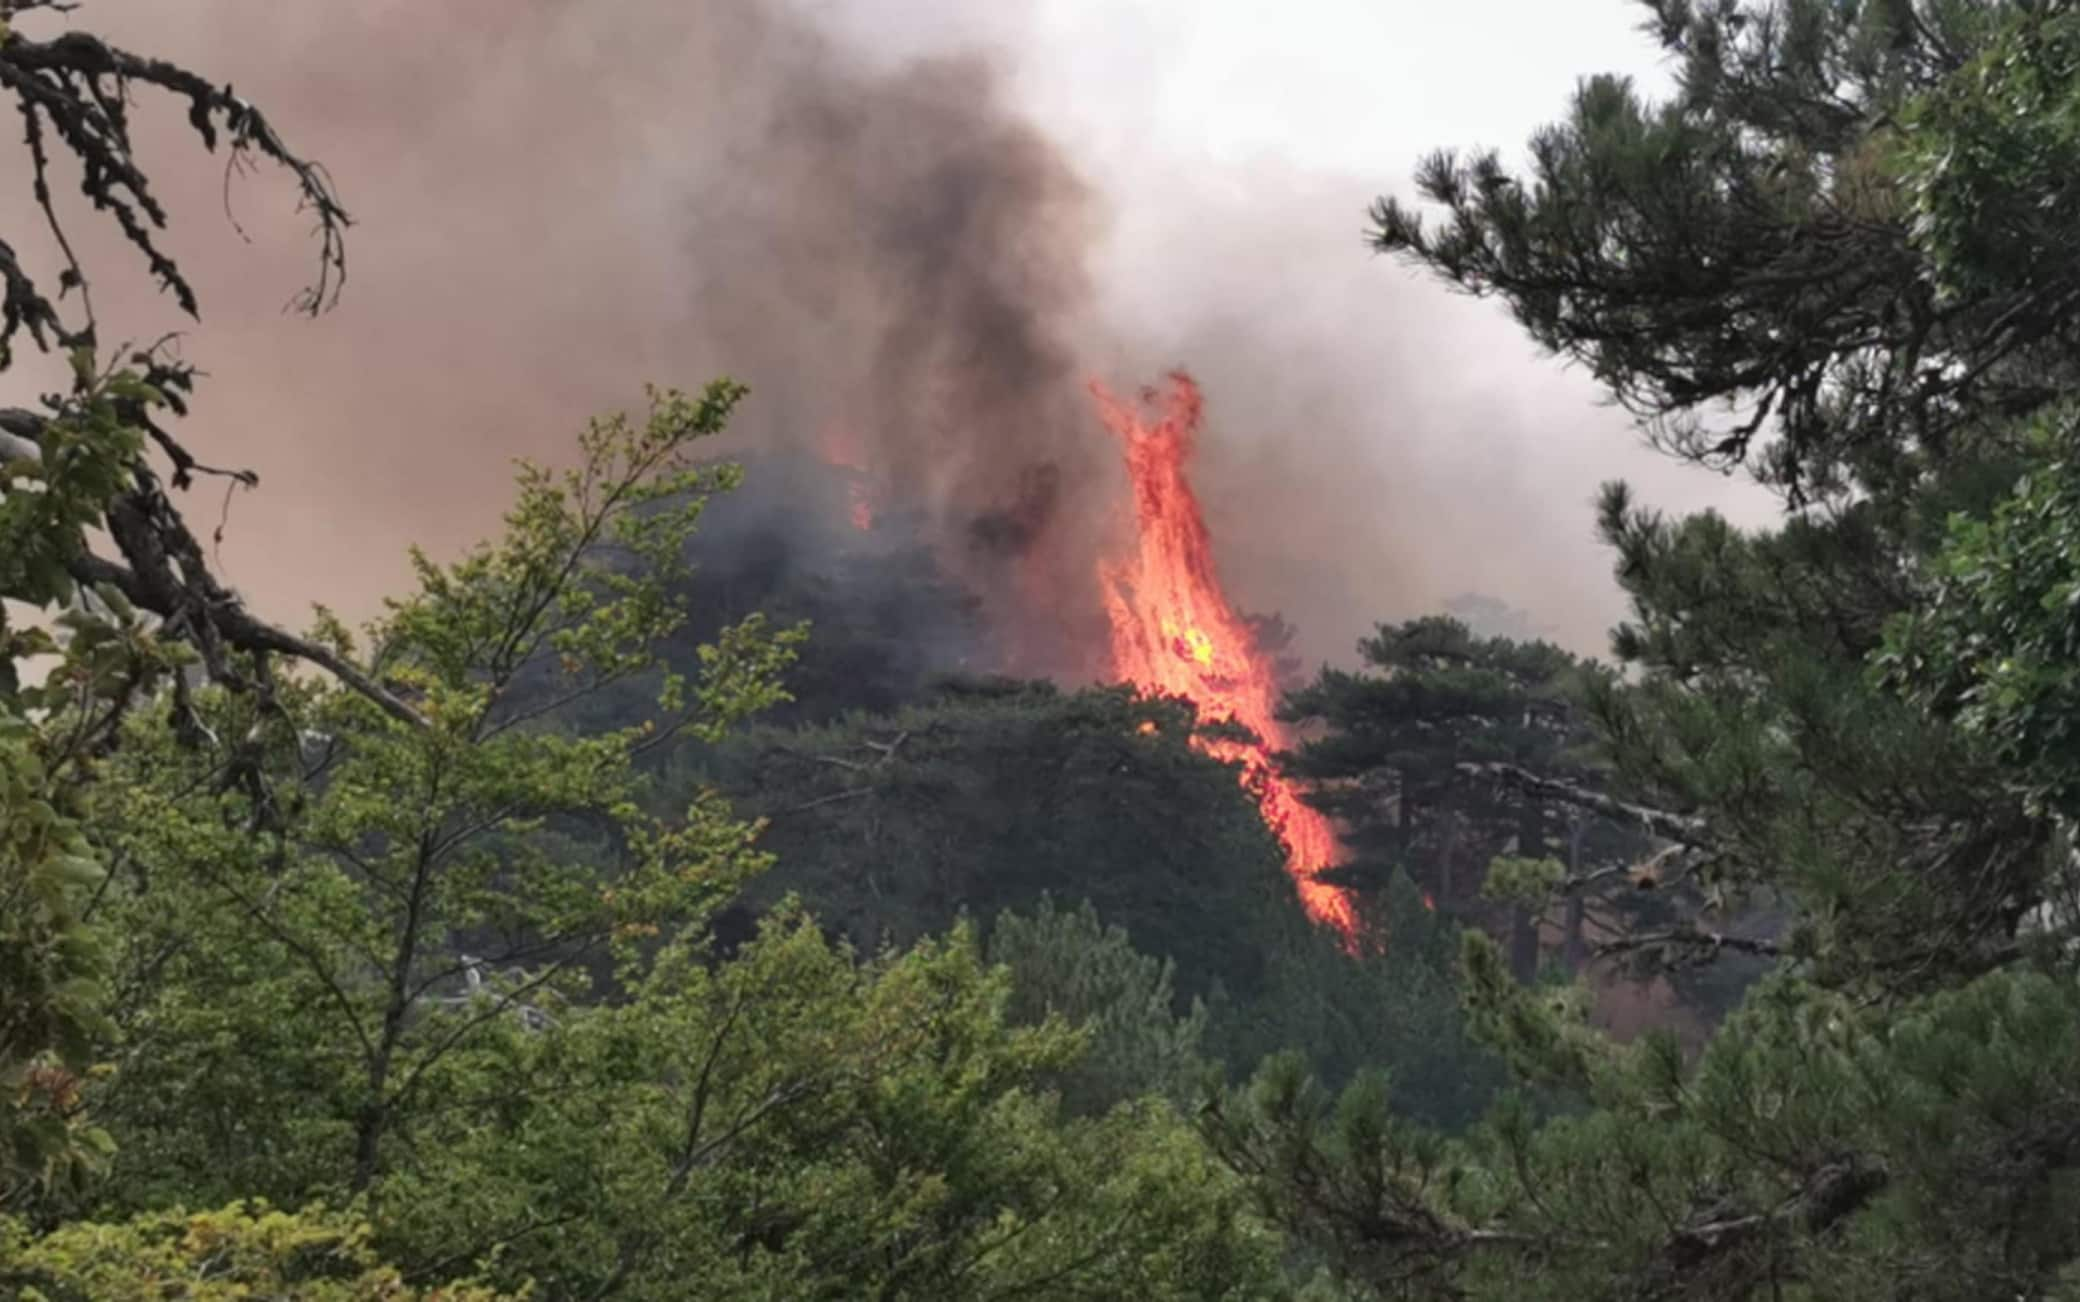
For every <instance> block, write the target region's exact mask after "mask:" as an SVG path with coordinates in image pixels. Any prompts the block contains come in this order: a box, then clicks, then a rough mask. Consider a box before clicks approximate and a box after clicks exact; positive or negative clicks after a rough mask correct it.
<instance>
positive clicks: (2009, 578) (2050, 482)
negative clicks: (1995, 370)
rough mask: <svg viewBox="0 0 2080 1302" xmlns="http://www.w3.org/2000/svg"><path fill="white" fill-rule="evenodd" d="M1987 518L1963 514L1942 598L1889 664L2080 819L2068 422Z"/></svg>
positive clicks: (2079, 563)
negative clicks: (2079, 815) (2009, 494)
mask: <svg viewBox="0 0 2080 1302" xmlns="http://www.w3.org/2000/svg"><path fill="white" fill-rule="evenodd" d="M2041 443H2042V446H2043V447H2044V449H2045V451H2044V456H2043V458H2042V459H2041V460H2040V461H2039V462H2038V463H2037V464H2035V465H2034V466H2033V467H2032V468H2031V470H2030V472H2029V473H2028V474H2026V475H2024V476H2023V477H2022V478H2021V480H2020V481H2019V482H2018V483H2017V484H2016V485H2015V489H2014V492H2013V494H2012V495H2011V496H2010V497H2008V498H2007V499H2006V500H2005V501H2003V502H2001V503H2000V504H1999V505H1998V506H1997V507H1996V508H1995V509H1994V511H1993V512H1992V514H1991V516H1990V517H1989V518H1983V519H1982V518H1978V517H1974V516H1969V515H1965V514H1962V513H1960V514H1958V515H1956V516H1954V517H1953V518H1952V520H1951V523H1950V533H1949V539H1948V542H1947V544H1946V546H1945V548H1944V550H1943V552H1942V553H1941V555H1940V556H1939V557H1938V558H1937V559H1936V560H1935V562H1934V564H1933V569H1934V572H1935V575H1936V579H1937V581H1936V583H1935V585H1934V591H1933V592H1932V593H1931V595H1930V597H1929V599H1928V600H1927V601H1926V602H1925V603H1924V604H1923V605H1922V607H1921V608H1920V609H1919V610H1916V611H1914V612H1911V613H1903V614H1901V615H1900V616H1898V617H1897V618H1896V619H1895V620H1894V621H1893V623H1892V625H1891V627H1890V629H1889V638H1888V644H1887V648H1886V653H1885V655H1884V657H1883V658H1882V659H1881V661H1880V666H1881V669H1882V671H1883V673H1884V674H1885V675H1886V676H1887V678H1888V680H1889V681H1891V682H1894V683H1896V684H1898V685H1900V686H1901V687H1903V688H1905V689H1907V690H1908V691H1909V693H1910V694H1911V695H1912V696H1913V697H1914V698H1915V699H1916V700H1917V701H1919V702H1920V703H1922V704H1923V705H1925V706H1927V707H1929V708H1931V709H1934V710H1937V711H1940V712H1942V713H1944V714H1947V715H1951V716H1954V717H1955V718H1956V720H1957V721H1958V723H1959V724H1960V725H1962V726H1963V727H1964V728H1965V729H1967V730H1968V731H1970V732H1972V733H1973V734H1975V735H1977V736H1980V737H1983V738H1984V739H1985V740H1986V743H1987V745H1988V747H1989V748H1990V749H1991V750H1992V752H1993V754H1994V755H1995V756H1996V757H1998V758H1999V759H2000V760H2001V761H2002V762H2003V764H2004V765H2006V766H2009V767H2011V768H2012V769H2013V771H2014V772H2015V774H2016V775H2017V777H2018V778H2019V779H2021V780H2022V782H2023V783H2024V784H2025V789H2026V791H2027V792H2028V795H2029V797H2030V799H2031V801H2032V802H2033V804H2034V805H2036V806H2039V807H2048V808H2050V809H2054V810H2057V811H2058V812H2060V813H2062V814H2065V815H2066V816H2068V817H2071V816H2072V815H2073V814H2074V813H2075V812H2076V811H2080V804H2076V798H2080V766H2076V765H2075V764H2074V762H2073V756H2074V753H2075V752H2074V743H2075V740H2076V737H2080V734H2076V733H2075V731H2074V727H2075V721H2076V718H2080V715H2076V711H2080V669H2076V667H2075V666H2076V663H2080V660H2076V656H2080V622H2076V618H2075V612H2076V610H2080V551H2076V549H2075V539H2076V537H2080V474H2076V471H2075V467H2074V465H2073V462H2072V459H2071V455H2070V451H2069V449H2070V447H2071V443H2072V428H2071V417H2070V415H2066V414H2061V415H2060V416H2059V417H2058V418H2057V419H2056V420H2055V421H2052V422H2047V424H2046V427H2045V429H2044V433H2043V436H2042V438H2041Z"/></svg>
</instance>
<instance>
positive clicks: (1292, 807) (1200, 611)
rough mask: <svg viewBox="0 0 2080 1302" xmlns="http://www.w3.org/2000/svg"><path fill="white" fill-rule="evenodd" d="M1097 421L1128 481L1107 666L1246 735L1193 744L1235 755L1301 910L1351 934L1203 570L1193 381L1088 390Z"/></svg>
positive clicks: (1256, 658) (1277, 736)
mask: <svg viewBox="0 0 2080 1302" xmlns="http://www.w3.org/2000/svg"><path fill="white" fill-rule="evenodd" d="M1092 392H1093V394H1095V396H1096V397H1097V400H1098V408H1099V412H1100V414H1101V415H1102V417H1103V419H1104V422H1105V425H1106V427H1107V428H1109V429H1110V430H1111V431H1112V432H1113V434H1115V435H1116V436H1118V438H1119V440H1120V444H1121V450H1122V451H1123V453H1124V454H1125V456H1126V462H1127V471H1128V474H1129V476H1130V477H1131V479H1132V480H1133V489H1134V522H1135V525H1136V545H1135V548H1134V551H1133V554H1132V555H1131V556H1130V557H1128V558H1126V559H1124V560H1120V561H1113V562H1106V563H1102V564H1100V566H1099V570H1098V578H1099V582H1100V584H1101V585H1102V587H1103V591H1104V597H1105V608H1106V613H1107V615H1108V616H1109V617H1110V619H1111V623H1112V663H1113V670H1114V672H1115V673H1116V674H1117V675H1118V676H1119V677H1120V678H1121V679H1123V680H1125V681H1127V682H1130V683H1133V684H1134V685H1135V686H1137V687H1139V688H1141V689H1142V690H1143V691H1146V692H1159V693H1163V694H1166V695H1172V696H1183V697H1188V698H1190V699H1191V700H1192V701H1193V702H1194V703H1195V704H1196V705H1197V706H1198V707H1199V714H1200V717H1201V718H1203V719H1206V720H1208V721H1216V720H1233V721H1234V722H1236V723H1239V724H1241V725H1243V726H1244V727H1245V728H1247V729H1248V730H1249V731H1250V732H1252V733H1254V734H1256V736H1257V737H1258V738H1259V740H1258V741H1255V742H1242V741H1228V740H1217V739H1202V740H1201V741H1200V742H1199V743H1198V744H1200V745H1201V746H1202V748H1203V749H1204V750H1206V751H1207V752H1208V753H1209V754H1211V755H1214V756H1215V757H1217V758H1219V759H1223V760H1230V761H1236V762H1239V763H1240V765H1241V767H1242V783H1243V786H1244V787H1246V788H1247V789H1248V790H1249V792H1250V794H1251V795H1253V796H1254V797H1255V798H1256V800H1257V803H1258V805H1259V807H1260V808H1261V809H1262V810H1263V813H1264V821H1265V822H1266V823H1267V824H1269V825H1270V827H1271V829H1272V831H1274V832H1276V833H1277V834H1278V836H1279V838H1280V840H1282V841H1283V842H1284V843H1285V846H1286V870H1287V872H1288V873H1290V874H1291V875H1292V878H1293V883H1294V885H1295V887H1296V888H1297V889H1298V890H1299V893H1300V900H1301V903H1302V904H1303V905H1304V906H1305V907H1306V909H1307V913H1308V916H1310V917H1312V918H1313V919H1314V920H1315V921H1317V922H1322V923H1327V924H1329V925H1331V926H1334V927H1335V928H1336V929H1337V930H1339V931H1341V932H1342V933H1343V934H1344V936H1345V937H1346V938H1347V939H1352V940H1354V939H1355V937H1356V934H1357V918H1356V915H1355V913H1354V911H1353V909H1352V907H1351V902H1350V899H1349V897H1348V896H1347V895H1346V894H1345V893H1344V892H1343V891H1341V890H1339V889H1337V888H1336V887H1334V886H1331V885H1329V884H1328V883H1326V882H1323V881H1320V880H1318V879H1317V875H1318V874H1319V873H1320V872H1321V870H1322V869H1324V868H1326V867H1328V866H1329V865H1330V864H1332V863H1333V862H1334V861H1335V860H1336V858H1337V851H1338V847H1337V841H1336V833H1335V830H1334V829H1333V828H1332V827H1331V826H1330V824H1329V820H1328V818H1327V817H1326V816H1324V815H1323V814H1322V812H1321V811H1320V810H1318V809H1315V808H1314V807H1313V806H1311V805H1309V804H1307V803H1306V802H1304V801H1303V800H1301V798H1300V794H1299V792H1298V791H1297V790H1296V789H1295V788H1294V787H1293V785H1292V784H1291V783H1290V782H1288V781H1286V780H1285V779H1284V778H1283V777H1281V776H1280V775H1279V774H1278V772H1277V770H1275V769H1274V768H1273V767H1272V764H1271V754H1272V753H1273V752H1274V751H1277V750H1280V749H1283V748H1284V747H1285V746H1286V745H1287V744H1289V738H1288V736H1287V732H1286V729H1285V728H1284V727H1283V726H1282V725H1281V724H1280V723H1279V722H1278V720H1277V718H1276V717H1275V715H1274V709H1275V707H1276V702H1277V700H1278V688H1277V684H1276V682H1275V681H1274V679H1273V676H1272V673H1271V666H1270V664H1269V662H1268V660H1267V658H1266V657H1265V656H1264V655H1263V654H1262V653H1261V652H1260V651H1259V650H1258V649H1257V646H1256V643H1255V640H1254V639H1253V638H1252V637H1251V636H1250V632H1249V629H1248V626H1247V625H1245V624H1244V623H1243V622H1242V620H1241V618H1240V617H1239V616H1237V615H1236V613H1235V609H1234V607H1233V606H1231V605H1229V604H1228V598H1227V594H1226V593H1225V592H1223V591H1222V589H1221V584H1220V578H1219V576H1218V574H1217V573H1216V572H1215V570H1214V564H1213V539H1212V536H1211V535H1210V534H1208V532H1207V530H1206V521H1205V518H1204V516H1203V515H1202V513H1201V512H1200V509H1199V499H1198V497H1197V496H1196V495H1195V494H1194V493H1193V492H1192V486H1191V483H1190V482H1189V481H1188V480H1187V479H1186V477H1185V466H1186V463H1187V462H1189V461H1190V460H1191V457H1192V450H1193V446H1194V444H1195V443H1196V441H1197V439H1198V434H1199V418H1200V413H1201V408H1202V402H1201V398H1200V395H1199V388H1198V385H1197V384H1195V383H1194V382H1193V381H1192V379H1191V377H1190V376H1188V375H1185V374H1183V373H1182V372H1179V373H1176V374H1173V375H1172V376H1171V377H1170V385H1169V387H1168V388H1167V389H1165V390H1162V391H1156V390H1149V391H1146V392H1144V394H1143V395H1142V398H1143V401H1142V403H1141V404H1140V405H1139V406H1136V405H1133V404H1129V403H1127V402H1124V401H1121V400H1120V399H1118V398H1116V397H1114V396H1113V395H1112V394H1111V393H1109V392H1107V391H1106V390H1105V389H1104V388H1103V387H1101V386H1096V385H1094V386H1092Z"/></svg>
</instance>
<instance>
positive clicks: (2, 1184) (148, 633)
mask: <svg viewBox="0 0 2080 1302" xmlns="http://www.w3.org/2000/svg"><path fill="white" fill-rule="evenodd" d="M73 360H74V366H75V371H76V378H77V379H78V381H79V385H78V388H77V391H76V393H75V394H74V396H73V397H71V398H70V399H67V400H65V401H63V402H60V403H59V404H58V405H57V407H56V409H55V412H54V415H53V417H52V419H51V420H50V421H49V422H48V423H47V425H46V426H45V429H46V434H45V437H44V439H43V441H42V444H41V448H42V454H41V456H40V457H38V458H34V459H31V458H20V459H11V460H0V598H5V599H6V600H8V601H10V602H13V603H16V604H17V606H18V607H19V608H23V609H26V610H28V611H30V612H32V613H33V614H34V615H35V616H37V617H40V619H41V620H42V621H43V622H42V623H32V624H31V625H30V626H29V627H27V628H22V629H12V628H10V627H9V625H8V623H7V612H6V611H5V610H0V1208H9V1209H18V1208H22V1207H24V1206H26V1205H28V1204H30V1203H31V1202H33V1201H36V1200H39V1199H41V1198H43V1197H45V1196H48V1195H53V1194H57V1193H61V1192H67V1191H72V1190H76V1189H77V1188H78V1187H79V1186H80V1185H81V1184H82V1182H83V1181H84V1180H85V1179H87V1178H88V1177H90V1176H92V1175H93V1174H95V1173H96V1172H98V1171H99V1170H101V1169H102V1168H103V1167H104V1165H105V1163H106V1159H107V1157H108V1154H109V1151H110V1148H111V1144H110V1141H109V1138H108V1136H107V1133H106V1132H105V1131H104V1130H103V1129H102V1128H100V1127H99V1126H98V1125H96V1124H94V1123H93V1121H92V1119H91V1117H90V1116H89V1114H88V1112H87V1110H86V1107H85V1098H84V1095H85V1092H86V1091H85V1086H86V1083H87V1077H88V1075H89V1074H90V1073H93V1072H96V1071H98V1070H99V1064H98V1062H97V1059H96V1049H97V1047H98V1046H97V1041H98V1039H99V1037H100V1036H101V1035H102V1034H103V1033H104V1032H105V1031H106V1029H107V1019H106V1016H105V1013H106V1009H105V1004H104V999H105V993H106V992H105V989H104V986H103V984H102V983H103V978H104V977H105V976H106V975H107V966H108V955H107V953H106V946H105V944H104V940H103V937H101V936H100V935H99V934H98V933H97V932H96V931H95V930H94V929H93V928H91V927H90V926H89V925H88V923H87V919H86V916H85V915H86V910H87V905H88V902H89V901H90V900H91V899H92V898H93V897H94V895H95V893H96V892H97V891H98V890H99V889H100V888H101V887H102V886H103V884H104V873H103V870H102V861H101V856H100V853H99V850H98V847H97V846H96V845H95V844H94V842H93V839H92V837H91V836H90V834H89V832H90V829H89V826H88V825H87V824H86V823H85V822H84V821H83V817H82V815H83V810H84V803H83V784H84V782H85V781H86V780H87V779H88V778H89V777H90V775H91V773H92V770H93V767H94V762H95V759H96V757H97V755H98V753H99V752H100V751H101V750H102V749H103V748H104V747H105V745H106V744H107V738H108V736H109V734H110V732H111V731H112V730H114V729H116V728H118V727H120V726H121V723H122V721H123V719H124V718H125V717H126V716H127V714H128V713H129V711H130V710H132V709H133V708H134V707H135V705H136V703H137V701H138V700H139V699H140V697H141V696H142V695H143V694H144V693H146V692H147V691H148V690H149V689H150V687H151V685H152V684H153V683H154V682H156V681H159V680H160V679H161V678H162V677H163V676H164V675H165V674H167V673H169V672H176V671H178V670H179V669H180V668H181V667H182V666H184V665H186V664H188V663H190V662H192V660H193V655H192V652H189V651H188V649H187V648H186V647H184V646H182V645H180V644H178V643H176V642H173V641H170V640H167V639H165V638H163V637H162V636H161V635H160V634H159V633H158V632H157V631H156V630H154V629H153V628H152V627H151V625H150V624H149V622H148V621H147V620H146V619H145V618H144V617H142V616H141V615H140V614H139V612H138V611H136V610H135V609H134V608H133V607H132V606H131V604H130V602H129V601H128V600H127V599H126V598H125V597H124V596H123V594H122V593H121V592H120V591H118V590H117V589H116V588H114V587H112V586H109V585H106V584H103V585H99V586H97V587H96V588H94V589H91V590H88V589H82V588H79V587H78V586H77V585H75V583H74V582H73V580H72V578H71V577H70V573H69V567H70V566H71V564H72V563H73V562H75V561H76V560H77V559H78V556H79V554H80V553H79V543H78V538H79V535H80V533H81V531H82V530H83V529H85V528H86V527H87V526H88V525H90V524H93V523H95V522H97V521H98V520H99V519H100V518H101V516H102V514H103V512H104V511H105V510H106V509H107V504H108V502H109V501H110V499H111V498H112V497H113V496H114V495H115V494H116V493H117V492H118V491H119V489H120V487H121V485H122V482H123V479H124V469H125V467H126V465H127V463H128V459H129V458H130V457H132V456H134V455H135V453H136V451H137V446H138V443H139V440H140V438H141V434H140V432H139V431H138V430H137V429H136V428H135V427H134V426H133V425H130V424H127V423H125V421H124V420H123V419H122V418H121V417H120V416H119V415H118V413H117V410H116V407H115V403H116V401H117V400H118V399H125V398H127V399H133V400H145V399H151V398H155V397H156V395H153V394H152V393H151V392H150V391H149V390H148V389H147V388H146V387H145V386H144V384H143V382H142V381H141V380H139V379H138V378H137V377H136V376H135V375H133V374H130V373H128V372H116V373H113V374H109V375H97V374H95V373H94V372H93V370H92V369H91V367H92V362H91V358H90V356H89V355H88V354H87V353H85V352H84V351H82V352H79V353H76V354H74V358H73ZM61 607H62V608H61ZM25 668H28V669H30V670H31V675H32V679H35V680H36V681H31V682H29V683H28V684H26V685H25V683H24V674H23V670H24V669H25Z"/></svg>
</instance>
